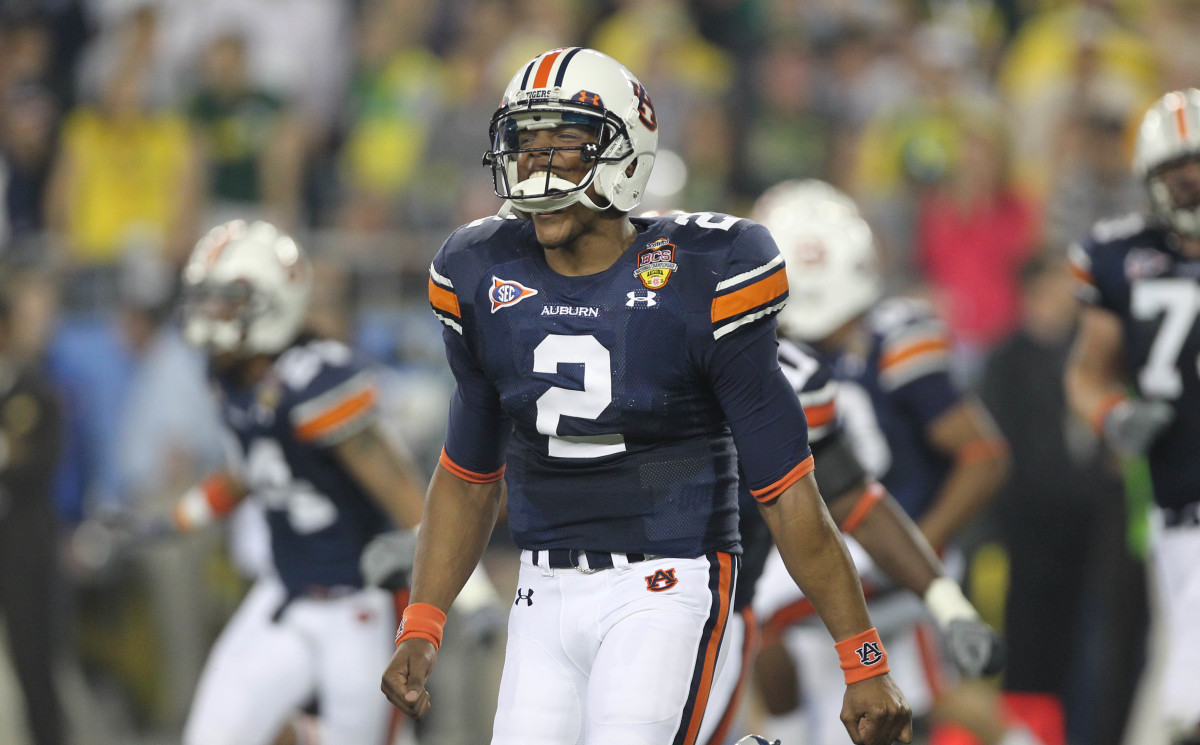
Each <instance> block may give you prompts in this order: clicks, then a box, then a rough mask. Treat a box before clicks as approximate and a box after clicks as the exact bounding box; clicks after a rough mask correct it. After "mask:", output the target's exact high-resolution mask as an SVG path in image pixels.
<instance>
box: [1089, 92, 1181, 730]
mask: <svg viewBox="0 0 1200 745" xmlns="http://www.w3.org/2000/svg"><path fill="white" fill-rule="evenodd" d="M1134 171H1135V172H1136V174H1137V175H1138V177H1139V178H1141V179H1142V180H1143V181H1144V182H1145V184H1146V187H1147V189H1148V190H1149V194H1150V202H1151V207H1152V211H1151V212H1150V214H1148V215H1131V216H1127V217H1124V218H1119V219H1115V220H1109V221H1106V222H1102V223H1099V224H1098V225H1097V226H1096V227H1095V228H1094V229H1093V230H1092V232H1091V235H1090V236H1089V237H1088V238H1087V239H1086V240H1085V241H1084V242H1083V243H1082V245H1077V246H1073V247H1072V248H1071V251H1070V258H1071V265H1072V270H1073V272H1074V274H1075V276H1076V279H1077V280H1078V285H1077V286H1078V290H1079V295H1080V298H1081V299H1082V300H1083V302H1084V303H1085V304H1086V307H1085V309H1084V311H1083V316H1082V319H1081V324H1080V329H1079V335H1078V337H1077V339H1076V343H1075V349H1074V352H1073V355H1072V359H1071V362H1070V365H1069V367H1068V370H1067V378H1066V385H1067V394H1068V397H1069V400H1070V403H1071V406H1072V408H1073V409H1074V410H1075V412H1076V413H1077V414H1079V415H1080V416H1081V417H1084V418H1085V419H1086V420H1087V421H1089V422H1091V423H1092V425H1093V427H1094V428H1095V430H1096V432H1097V433H1098V434H1100V435H1101V436H1102V437H1103V438H1104V440H1105V441H1106V442H1108V444H1109V445H1110V446H1111V447H1112V448H1113V449H1114V450H1116V451H1118V452H1121V453H1124V454H1129V455H1140V454H1145V455H1146V456H1147V457H1148V459H1149V465H1150V476H1151V479H1152V482H1153V486H1154V500H1155V503H1156V504H1157V507H1158V509H1157V517H1158V518H1159V519H1158V527H1159V528H1161V529H1160V530H1158V531H1157V535H1156V541H1155V545H1154V557H1153V561H1154V564H1155V566H1156V570H1157V575H1158V587H1157V590H1158V592H1159V593H1160V594H1161V602H1160V603H1159V605H1158V607H1160V608H1161V609H1162V613H1163V623H1162V627H1163V630H1164V632H1165V634H1166V639H1167V642H1168V648H1169V650H1170V651H1169V653H1168V654H1167V655H1166V657H1165V660H1166V667H1165V672H1164V674H1163V679H1162V685H1161V691H1160V692H1159V693H1158V695H1157V696H1154V697H1153V699H1154V700H1155V701H1157V702H1158V704H1159V705H1160V706H1161V715H1162V717H1163V721H1164V723H1165V725H1166V726H1167V728H1168V729H1169V730H1170V731H1171V735H1172V736H1173V737H1174V738H1175V742H1178V743H1191V744H1194V743H1200V685H1198V684H1197V682H1196V681H1197V677H1196V671H1197V670H1198V669H1200V635H1197V634H1196V630H1197V621H1196V619H1197V615H1198V614H1200V457H1197V452H1198V450H1200V328H1197V324H1196V315H1197V312H1198V311H1200V271H1198V270H1200V90H1195V89H1190V90H1184V91H1175V92H1171V93H1168V94H1166V95H1165V96H1163V97H1162V98H1161V99H1159V100H1158V101H1157V102H1156V103H1155V104H1154V106H1152V107H1151V108H1150V110H1149V111H1148V112H1147V113H1146V115H1145V118H1144V119H1143V120H1142V124H1141V129H1140V130H1139V133H1138V138H1137V144H1136V150H1135V155H1134Z"/></svg>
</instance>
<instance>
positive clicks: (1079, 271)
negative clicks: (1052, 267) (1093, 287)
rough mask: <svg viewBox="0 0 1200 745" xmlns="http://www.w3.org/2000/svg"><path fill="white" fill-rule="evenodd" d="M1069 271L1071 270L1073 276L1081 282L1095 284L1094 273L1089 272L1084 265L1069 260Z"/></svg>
mask: <svg viewBox="0 0 1200 745" xmlns="http://www.w3.org/2000/svg"><path fill="white" fill-rule="evenodd" d="M1067 271H1069V272H1070V273H1071V276H1072V277H1073V278H1075V279H1077V280H1079V281H1080V282H1085V283H1087V284H1089V285H1090V284H1094V280H1093V279H1092V273H1091V272H1089V271H1088V270H1087V269H1084V268H1083V267H1081V266H1079V265H1078V264H1076V263H1075V262H1074V261H1068V262H1067Z"/></svg>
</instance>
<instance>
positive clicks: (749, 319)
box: [713, 300, 787, 339]
mask: <svg viewBox="0 0 1200 745" xmlns="http://www.w3.org/2000/svg"><path fill="white" fill-rule="evenodd" d="M785 305H787V300H784V301H783V302H781V303H776V304H775V305H772V306H771V307H769V308H763V309H762V310H760V311H759V312H757V313H751V314H750V315H748V316H745V317H743V318H739V319H737V320H736V321H734V322H733V323H728V324H725V325H724V326H722V327H721V328H719V329H717V330H716V331H713V338H714V339H720V338H721V337H722V336H724V335H725V334H728V333H729V332H731V331H733V330H735V329H738V328H740V327H742V326H745V325H746V324H747V323H753V322H754V321H757V320H758V319H760V318H762V317H763V316H769V315H771V314H772V313H777V312H779V311H780V310H782V309H783V306H785Z"/></svg>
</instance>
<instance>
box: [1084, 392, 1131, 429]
mask: <svg viewBox="0 0 1200 745" xmlns="http://www.w3.org/2000/svg"><path fill="white" fill-rule="evenodd" d="M1127 398H1129V397H1128V396H1126V395H1125V394H1124V393H1113V394H1111V395H1109V396H1108V397H1106V398H1105V399H1104V400H1103V401H1101V402H1100V405H1099V406H1098V407H1096V413H1095V414H1094V415H1093V416H1092V421H1091V422H1089V424H1091V425H1092V431H1093V432H1095V433H1096V435H1097V436H1099V437H1103V436H1104V420H1105V419H1107V418H1108V412H1110V411H1112V410H1113V409H1115V408H1117V405H1118V404H1120V403H1121V402H1122V401H1124V400H1125V399H1127Z"/></svg>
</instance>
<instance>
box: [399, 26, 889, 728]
mask: <svg viewBox="0 0 1200 745" xmlns="http://www.w3.org/2000/svg"><path fill="white" fill-rule="evenodd" d="M658 126H659V123H658V120H657V118H656V115H655V111H654V107H653V104H652V103H651V100H650V97H649V95H648V94H647V92H646V91H645V89H644V88H643V87H642V86H641V84H640V83H639V82H638V81H637V79H636V78H635V77H634V76H633V75H632V73H630V72H629V71H628V70H626V69H625V68H624V67H623V66H621V65H620V64H619V63H617V62H616V61H615V60H613V59H611V58H609V57H607V56H605V55H602V54H600V53H598V52H595V51H593V50H588V49H580V48H568V49H555V50H551V51H549V52H545V53H543V54H541V55H538V56H537V57H536V58H534V59H533V60H530V61H529V62H528V63H527V64H526V65H523V66H522V68H521V69H520V70H518V71H517V73H516V75H515V76H514V77H513V79H512V81H511V82H510V83H509V85H508V87H507V89H506V90H505V92H504V96H503V99H502V101H501V105H500V107H499V109H498V110H497V112H496V114H495V116H494V117H493V120H492V127H491V134H492V146H491V148H490V149H489V151H488V152H487V154H486V155H485V162H486V163H487V164H489V165H490V166H491V167H492V173H493V180H494V185H495V188H496V193H497V195H498V196H500V197H501V198H502V199H504V200H505V209H504V210H503V211H502V212H504V213H506V216H497V217H496V218H485V219H483V220H479V221H476V222H474V223H471V224H470V225H467V226H464V227H463V228H460V229H459V230H457V231H456V232H455V233H454V234H453V235H452V236H451V237H450V238H449V239H448V240H447V241H446V243H445V245H444V246H443V247H442V250H441V251H440V252H439V253H438V255H437V256H436V258H435V259H434V260H433V264H432V266H431V268H430V279H429V296H430V303H431V305H432V306H433V309H434V312H435V313H436V314H437V316H438V318H439V319H440V320H441V321H442V323H443V324H444V326H445V329H444V330H443V337H444V339H445V344H446V351H447V358H448V360H449V363H450V367H451V369H452V371H453V373H454V375H455V379H456V382H457V388H456V391H455V393H454V395H453V397H452V401H451V404H450V414H449V426H448V432H447V438H446V445H445V449H444V451H443V456H442V459H441V462H440V465H439V467H438V468H437V469H436V471H435V474H434V477H433V481H432V483H431V485H430V488H429V493H428V497H427V499H426V508H425V512H424V516H423V519H422V529H421V533H420V537H419V540H418V546H417V559H416V565H415V568H414V572H413V594H412V600H413V603H412V604H411V605H410V606H409V608H408V609H407V610H406V611H405V614H404V621H403V623H402V625H401V628H400V632H399V636H398V640H399V641H398V647H397V650H396V654H395V655H394V656H393V658H392V662H391V663H390V664H389V666H388V670H387V671H386V672H385V674H384V679H383V688H384V691H385V693H386V694H387V695H388V698H389V699H390V700H391V701H392V702H393V703H395V704H396V705H397V706H398V707H400V708H401V710H402V711H405V712H406V713H409V714H411V715H413V716H416V717H418V718H419V717H421V716H423V715H424V714H425V712H426V711H427V710H428V707H429V695H428V692H427V690H426V687H425V683H426V680H427V676H428V675H429V673H430V672H432V670H433V668H434V665H435V662H436V654H437V647H438V645H439V644H440V643H441V635H442V625H443V624H444V622H445V611H446V609H447V608H448V607H449V606H450V603H451V602H452V601H453V599H454V597H455V595H456V594H457V593H458V592H459V590H460V588H461V587H462V585H463V582H464V581H465V580H466V577H467V576H468V574H469V573H470V571H471V569H472V568H473V567H474V566H475V564H476V563H477V562H478V560H479V558H480V556H481V554H482V551H483V548H484V545H485V543H486V541H487V539H488V536H489V534H490V533H491V530H492V528H493V526H494V523H495V519H496V514H497V511H498V508H499V503H500V499H501V496H502V494H503V488H502V486H501V479H504V482H505V485H506V486H507V509H508V515H509V525H510V529H511V531H512V534H513V537H514V539H515V541H516V543H517V545H518V546H519V547H520V548H521V549H522V557H521V564H522V565H521V570H520V575H519V579H518V583H519V587H518V591H517V595H516V598H515V599H514V605H513V608H512V610H511V612H510V617H509V636H508V648H507V651H506V660H505V668H504V674H503V677H502V680H501V690H500V702H499V706H498V709H497V716H496V722H495V727H494V730H493V739H492V742H493V744H494V745H510V744H511V745H515V744H516V743H527V742H541V743H547V745H550V744H554V745H627V744H628V743H663V742H671V743H677V744H679V745H691V744H692V743H695V742H696V738H697V735H698V732H699V729H700V724H701V721H702V719H703V716H704V712H705V708H706V706H707V703H708V697H709V693H710V690H711V687H712V681H713V679H714V677H715V676H716V675H717V674H718V673H719V670H720V667H721V662H722V660H723V658H724V656H725V655H724V654H723V648H724V646H725V644H726V639H725V631H726V627H727V625H728V621H729V616H730V606H731V603H732V599H733V593H734V588H735V587H736V574H737V570H738V566H739V556H738V555H739V554H740V545H739V543H738V533H737V493H738V480H739V479H738V467H739V465H740V467H741V468H742V469H743V471H744V473H745V476H746V480H747V483H748V485H749V487H750V489H751V491H752V493H753V494H754V496H755V498H756V499H757V500H758V501H759V503H760V505H761V509H762V512H763V515H764V518H765V520H766V522H767V524H768V526H769V527H770V529H771V530H772V532H773V533H774V534H775V535H776V536H777V537H783V538H784V539H785V540H784V541H783V543H784V544H786V545H787V546H788V550H787V552H786V557H785V558H786V560H787V563H788V567H789V569H790V570H792V572H793V574H794V576H795V577H796V579H797V581H798V582H800V583H801V584H802V585H804V586H805V589H806V590H808V591H809V594H810V596H811V597H812V598H813V601H814V604H815V605H817V607H818V608H820V610H821V612H822V615H823V618H824V620H825V621H826V624H827V625H828V628H829V631H830V632H831V633H832V635H833V636H834V638H835V640H837V642H838V644H839V645H840V646H838V649H839V651H841V653H843V655H844V659H845V660H846V668H847V673H846V680H847V684H848V685H847V686H846V688H845V698H844V703H843V708H842V719H843V722H844V723H845V727H846V731H848V732H849V733H850V737H851V739H852V740H853V741H854V742H856V743H886V742H891V741H893V740H895V739H898V738H899V739H902V740H904V741H905V742H907V741H909V740H910V739H911V725H910V721H909V714H908V708H907V704H906V703H905V701H904V697H903V695H902V694H901V693H900V691H899V689H898V688H896V687H895V685H894V684H893V683H892V681H891V678H890V677H889V676H888V674H887V672H886V670H887V669H888V668H887V662H886V651H885V650H884V649H883V648H882V645H880V644H879V642H878V639H877V638H876V635H875V633H874V631H873V629H871V628H870V620H869V617H868V616H867V613H866V608H865V604H864V602H863V600H862V595H861V590H860V588H859V586H858V581H857V576H856V574H855V573H854V568H853V565H852V564H851V563H850V561H849V560H848V557H847V556H846V553H845V548H844V544H843V542H842V541H841V538H840V536H839V535H838V533H837V531H836V527H835V526H834V525H833V523H832V521H831V519H830V518H829V516H828V512H827V511H826V510H825V508H824V505H823V503H822V501H821V499H820V495H819V493H818V492H817V489H816V486H815V483H814V481H813V477H812V475H811V471H812V468H813V461H812V457H811V453H810V451H809V447H808V442H807V438H806V436H805V435H806V431H807V427H806V426H805V422H804V416H803V411H802V409H801V408H800V405H799V403H798V401H797V400H796V397H795V395H794V394H793V393H792V391H791V389H790V387H789V386H788V385H787V381H786V379H785V378H784V377H783V375H782V373H781V371H780V370H779V365H778V362H777V360H776V355H775V352H776V344H775V320H774V318H775V314H776V313H777V312H778V311H779V310H780V308H782V307H783V305H784V303H785V301H786V300H787V280H786V275H785V273H784V270H783V264H782V259H781V258H780V256H779V254H778V251H777V250H776V248H775V245H774V242H773V241H772V240H771V238H770V236H769V235H768V234H767V232H766V231H765V230H764V229H762V228H761V227H760V226H758V225H755V224H753V223H751V222H749V221H746V220H742V219H739V218H736V217H732V216H726V215H716V214H707V213H701V214H696V215H686V216H685V215H681V216H677V217H673V218H661V219H653V218H647V219H642V218H630V217H629V212H630V211H631V210H633V209H634V208H635V207H636V206H637V204H638V202H639V201H640V199H641V196H642V193H643V191H644V189H645V186H646V182H647V180H648V178H649V175H650V171H651V169H652V167H653V163H654V157H655V151H656V146H657V129H658Z"/></svg>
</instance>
